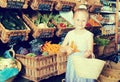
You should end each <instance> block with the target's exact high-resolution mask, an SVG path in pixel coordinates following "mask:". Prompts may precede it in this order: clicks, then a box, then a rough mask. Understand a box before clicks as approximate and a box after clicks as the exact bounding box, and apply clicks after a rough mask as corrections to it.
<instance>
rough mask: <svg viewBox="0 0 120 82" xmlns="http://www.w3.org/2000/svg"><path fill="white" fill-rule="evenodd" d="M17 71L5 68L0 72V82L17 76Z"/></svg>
mask: <svg viewBox="0 0 120 82" xmlns="http://www.w3.org/2000/svg"><path fill="white" fill-rule="evenodd" d="M18 73H19V70H18V69H17V68H5V69H3V70H1V71H0V82H5V81H6V80H8V79H9V78H11V77H13V76H15V75H17V74H18Z"/></svg>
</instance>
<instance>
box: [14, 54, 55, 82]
mask: <svg viewBox="0 0 120 82" xmlns="http://www.w3.org/2000/svg"><path fill="white" fill-rule="evenodd" d="M56 56H57V55H48V56H37V57H29V56H25V55H21V54H16V59H18V60H19V61H21V63H22V65H23V68H22V70H21V72H20V75H21V76H22V77H24V78H27V79H29V80H32V81H36V82H38V81H40V80H42V79H46V78H48V77H51V76H54V75H56V73H57V70H56V68H57V67H56V64H57V61H56Z"/></svg>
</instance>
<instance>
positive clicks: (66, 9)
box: [61, 5, 72, 11]
mask: <svg viewBox="0 0 120 82" xmlns="http://www.w3.org/2000/svg"><path fill="white" fill-rule="evenodd" d="M71 9H72V6H70V5H63V6H62V9H61V11H70V10H71Z"/></svg>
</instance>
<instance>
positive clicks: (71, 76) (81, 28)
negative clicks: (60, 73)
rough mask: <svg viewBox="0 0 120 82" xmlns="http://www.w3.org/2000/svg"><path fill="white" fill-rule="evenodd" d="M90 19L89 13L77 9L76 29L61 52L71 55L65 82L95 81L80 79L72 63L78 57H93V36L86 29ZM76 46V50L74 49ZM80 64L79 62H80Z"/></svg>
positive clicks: (65, 40) (67, 37)
mask: <svg viewBox="0 0 120 82" xmlns="http://www.w3.org/2000/svg"><path fill="white" fill-rule="evenodd" d="M88 19H89V13H88V11H87V10H86V9H82V8H81V9H80V8H79V9H77V10H75V12H74V14H73V21H74V27H75V29H74V30H72V31H69V32H68V33H67V35H66V37H65V39H64V41H63V43H62V47H61V51H62V52H67V54H69V56H68V61H67V69H66V79H65V82H94V81H95V80H94V79H87V78H81V77H79V76H78V75H77V74H76V72H75V68H74V65H73V62H72V59H73V58H74V57H75V56H76V57H77V56H82V57H86V58H89V57H93V56H94V55H93V54H92V53H93V34H92V33H91V32H90V31H88V30H86V29H85V26H86V23H87V21H88ZM71 45H72V46H74V48H75V49H76V50H75V49H74V48H73V47H71ZM78 62H79V61H78Z"/></svg>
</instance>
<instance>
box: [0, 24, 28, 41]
mask: <svg viewBox="0 0 120 82" xmlns="http://www.w3.org/2000/svg"><path fill="white" fill-rule="evenodd" d="M25 25H26V24H25ZM0 33H1V35H0V36H1V37H0V39H1V40H2V42H3V43H7V42H9V41H10V40H12V38H13V37H16V36H18V37H20V38H21V37H22V40H25V41H26V40H28V34H29V33H30V29H29V28H28V26H27V25H26V29H24V30H8V29H6V28H5V27H4V26H3V25H2V23H0Z"/></svg>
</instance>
